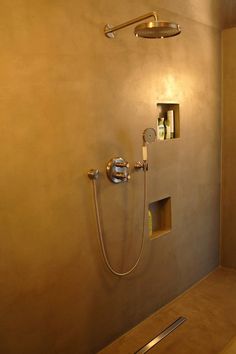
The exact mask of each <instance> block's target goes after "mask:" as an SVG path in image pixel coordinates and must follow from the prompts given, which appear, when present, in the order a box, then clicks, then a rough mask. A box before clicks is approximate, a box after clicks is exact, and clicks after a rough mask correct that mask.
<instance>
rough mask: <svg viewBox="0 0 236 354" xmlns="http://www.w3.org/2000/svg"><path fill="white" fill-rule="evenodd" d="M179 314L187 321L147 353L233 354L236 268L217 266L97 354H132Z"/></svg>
mask: <svg viewBox="0 0 236 354" xmlns="http://www.w3.org/2000/svg"><path fill="white" fill-rule="evenodd" d="M180 316H184V317H186V318H187V319H188V320H187V321H186V322H185V323H184V324H182V325H181V326H180V327H178V328H177V329H176V330H175V331H174V332H172V333H171V334H170V335H169V336H168V337H166V338H165V339H163V340H162V341H161V342H159V343H158V344H157V345H156V346H155V347H153V349H151V350H150V351H149V352H148V353H150V354H153V353H158V354H219V353H221V351H223V353H228V350H229V353H230V354H231V353H232V354H236V347H234V348H233V349H232V344H231V343H236V341H234V337H235V338H236V271H235V270H231V269H227V268H218V269H217V270H215V271H214V272H213V273H211V274H210V275H209V276H207V277H206V278H205V279H203V280H202V281H200V282H199V283H197V284H196V285H195V286H194V287H192V288H191V289H189V290H188V291H187V292H185V293H184V294H182V295H180V296H179V297H178V298H176V299H175V300H174V301H172V302H171V303H170V304H168V305H166V306H165V307H163V308H162V309H160V310H158V311H157V312H155V313H154V314H153V315H152V316H150V317H148V318H147V319H146V320H144V321H143V322H141V323H140V324H139V325H137V326H136V327H134V328H133V329H132V330H130V331H129V332H127V333H126V334H124V335H123V336H122V337H120V338H118V339H117V340H116V341H114V342H113V343H111V344H110V345H109V346H107V347H106V348H104V349H103V350H102V351H100V352H99V353H100V354H129V353H130V354H133V353H134V352H135V351H137V350H138V349H140V348H141V347H142V346H144V345H145V344H147V342H149V341H150V340H151V339H153V338H154V337H156V336H157V334H158V333H160V332H161V331H163V330H164V329H165V328H166V327H167V326H168V325H169V324H171V323H172V322H174V321H175V320H176V319H177V318H178V317H180Z"/></svg>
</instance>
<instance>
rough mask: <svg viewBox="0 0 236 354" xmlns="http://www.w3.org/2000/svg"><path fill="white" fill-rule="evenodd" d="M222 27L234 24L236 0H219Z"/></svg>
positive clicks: (235, 22)
mask: <svg viewBox="0 0 236 354" xmlns="http://www.w3.org/2000/svg"><path fill="white" fill-rule="evenodd" d="M221 6H222V7H221V22H222V28H231V27H235V26H236V0H221Z"/></svg>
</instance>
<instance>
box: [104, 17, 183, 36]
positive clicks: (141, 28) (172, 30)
mask: <svg viewBox="0 0 236 354" xmlns="http://www.w3.org/2000/svg"><path fill="white" fill-rule="evenodd" d="M149 17H153V18H154V21H152V22H145V23H141V24H139V25H138V26H136V27H135V29H134V34H135V36H137V37H142V38H166V37H173V36H176V35H178V34H180V32H181V29H180V26H179V25H178V24H177V23H174V22H166V21H158V15H157V13H156V11H152V12H149V13H147V14H145V15H142V16H139V17H136V18H134V19H132V20H129V21H126V22H124V23H122V24H120V25H117V26H112V25H110V24H106V26H105V28H104V34H105V36H107V37H108V38H114V37H115V33H114V32H116V31H118V30H120V29H122V28H125V27H128V26H130V25H133V24H134V23H137V22H140V21H143V20H145V19H147V18H149Z"/></svg>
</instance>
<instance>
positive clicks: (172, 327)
mask: <svg viewBox="0 0 236 354" xmlns="http://www.w3.org/2000/svg"><path fill="white" fill-rule="evenodd" d="M186 320H187V318H185V317H179V318H178V319H177V320H176V321H175V322H173V323H172V324H171V325H170V326H168V327H167V328H166V329H164V331H162V332H161V333H159V334H158V336H156V337H155V338H153V339H152V340H151V341H150V342H148V343H147V344H146V345H145V346H144V347H142V348H141V349H139V350H138V351H137V352H135V353H134V354H144V353H147V351H149V350H150V349H151V348H153V347H154V345H156V344H157V343H159V342H160V341H161V340H162V339H164V338H165V337H166V336H168V335H169V334H170V333H171V332H173V331H174V330H175V329H176V328H177V327H179V326H180V325H181V324H182V323H184V322H185V321H186Z"/></svg>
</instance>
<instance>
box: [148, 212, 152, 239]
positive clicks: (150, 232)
mask: <svg viewBox="0 0 236 354" xmlns="http://www.w3.org/2000/svg"><path fill="white" fill-rule="evenodd" d="M148 234H149V236H150V237H151V236H152V213H151V211H150V210H148Z"/></svg>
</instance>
